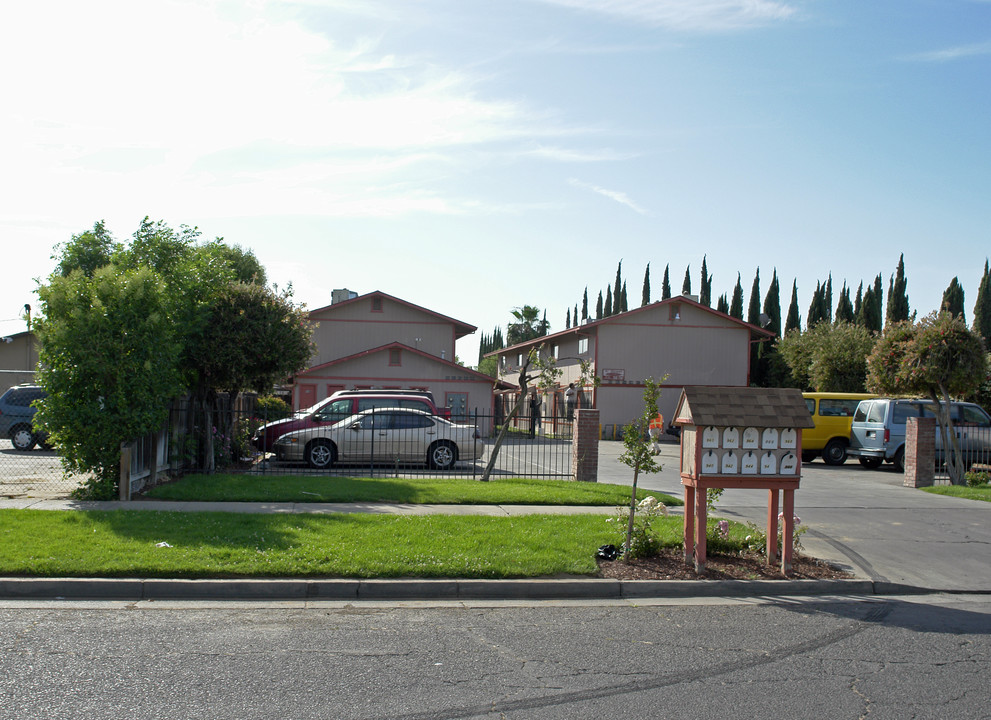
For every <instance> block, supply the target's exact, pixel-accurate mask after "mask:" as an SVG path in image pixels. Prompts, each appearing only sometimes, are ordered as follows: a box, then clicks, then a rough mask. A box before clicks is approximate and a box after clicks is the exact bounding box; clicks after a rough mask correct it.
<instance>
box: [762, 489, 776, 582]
mask: <svg viewBox="0 0 991 720" xmlns="http://www.w3.org/2000/svg"><path fill="white" fill-rule="evenodd" d="M765 551H766V554H767V564H768V565H773V564H774V562H775V560H776V559H777V557H778V491H777V490H776V489H774V490H768V491H767V545H766V548H765Z"/></svg>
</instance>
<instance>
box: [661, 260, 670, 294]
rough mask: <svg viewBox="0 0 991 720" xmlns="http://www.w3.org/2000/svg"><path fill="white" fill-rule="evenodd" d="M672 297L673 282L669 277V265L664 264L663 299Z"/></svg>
mask: <svg viewBox="0 0 991 720" xmlns="http://www.w3.org/2000/svg"><path fill="white" fill-rule="evenodd" d="M670 297H671V282H670V280H669V279H668V266H667V265H665V266H664V280H662V281H661V300H668V299H669V298H670Z"/></svg>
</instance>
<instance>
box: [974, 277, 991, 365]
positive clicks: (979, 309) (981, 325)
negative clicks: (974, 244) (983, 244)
mask: <svg viewBox="0 0 991 720" xmlns="http://www.w3.org/2000/svg"><path fill="white" fill-rule="evenodd" d="M974 332H976V333H977V334H978V335H980V336H981V337H982V338H984V345H985V347H988V348H991V273H989V272H988V261H987V259H985V260H984V275H982V276H981V283H980V285H978V286H977V302H975V303H974Z"/></svg>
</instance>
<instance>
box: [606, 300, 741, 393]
mask: <svg viewBox="0 0 991 720" xmlns="http://www.w3.org/2000/svg"><path fill="white" fill-rule="evenodd" d="M676 305H677V306H680V307H679V313H678V314H679V315H680V319H679V320H672V319H670V317H669V316H670V313H669V308H670V309H671V310H673V309H674V308H675V306H676ZM599 338H600V343H599V352H598V356H597V358H596V372H597V373H598V374H599V376H600V377H602V378H603V380H604V381H608V378H609V376H610V372H609V371H618V372H617V374H616V376H615V377H616V378H617V379H622V380H624V381H625V382H636V383H639V382H642V381H643V379H644V378H646V377H654V378H656V379H658V380H659V379H660V378H661V377H663V376H664V375H665V374H666V375H668V379H667V382H668V383H669V384H672V385H679V386H681V385H746V384H747V371H748V363H749V358H750V330H748V329H747V328H746V327H742V326H740V325H738V324H736V323H734V322H732V321H730V320H725V319H723V318H722V317H720V316H717V315H714V314H712V313H709V312H706V311H704V310H700V309H699V308H696V307H694V306H689V305H687V304H686V303H677V304H675V305H671V306H667V307H664V306H662V307H659V308H657V309H655V310H653V311H650V312H643V313H638V314H636V315H633V316H631V317H630V320H629V321H628V322H623V321H617V322H611V323H608V324H604V325H602V326H600V328H599Z"/></svg>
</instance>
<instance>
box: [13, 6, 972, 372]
mask: <svg viewBox="0 0 991 720" xmlns="http://www.w3.org/2000/svg"><path fill="white" fill-rule="evenodd" d="M0 35H2V37H0V61H2V62H0V67H4V68H5V70H4V71H3V75H2V76H0V77H2V84H3V85H2V87H3V98H4V102H3V103H2V105H0V161H2V167H3V175H2V177H3V192H2V193H0V237H2V238H3V247H4V258H5V261H6V263H5V264H6V268H7V272H6V273H5V274H4V275H5V280H4V282H3V283H0V321H5V320H9V319H12V318H16V317H17V315H18V313H19V311H20V309H21V307H22V306H23V305H24V304H25V303H31V304H32V305H36V304H37V298H36V297H35V296H34V295H33V290H34V288H35V282H34V279H35V278H43V277H44V276H45V275H47V274H48V273H49V272H50V270H51V268H52V265H53V263H52V261H51V259H50V256H51V254H52V248H53V246H54V245H56V244H57V243H60V242H64V241H66V240H68V239H69V238H70V237H71V235H72V234H73V233H78V232H81V231H83V230H85V229H87V228H89V227H91V226H92V225H93V223H94V222H95V221H96V220H100V219H104V220H106V222H107V224H108V226H109V227H110V228H111V230H112V231H113V232H114V234H115V235H116V236H117V237H118V238H120V239H124V238H126V237H127V236H128V235H130V234H131V233H132V232H133V231H134V230H135V229H136V228H137V227H138V224H139V222H140V220H141V218H142V217H144V216H145V215H148V216H151V217H152V218H153V219H161V220H164V221H166V222H168V223H169V224H171V225H173V226H178V225H180V224H186V225H195V226H198V227H199V228H200V230H201V231H202V232H203V234H204V236H206V237H215V236H223V237H224V238H225V239H226V240H227V241H228V242H231V243H236V244H239V245H242V246H244V247H248V248H251V249H252V250H254V251H255V253H256V254H257V256H258V257H259V259H260V260H261V261H262V263H263V264H264V265H265V266H266V267H267V268H268V270H269V274H270V279H271V280H272V281H274V282H276V283H278V285H279V286H280V287H284V286H285V285H287V284H288V283H290V282H291V283H292V285H293V287H294V289H295V297H296V299H297V300H298V301H301V302H304V303H306V304H307V305H308V306H309V307H311V308H315V307H320V306H322V305H325V304H328V303H329V302H330V291H331V290H332V289H334V288H341V287H347V288H349V289H351V290H354V291H357V292H359V293H365V292H370V291H372V290H382V291H384V292H387V293H390V294H393V295H397V296H399V297H401V298H403V299H405V300H408V301H410V302H413V303H416V304H420V305H423V306H425V307H428V308H430V309H432V310H435V311H437V312H440V313H443V314H446V315H450V316H453V317H455V318H457V319H459V320H462V321H464V322H468V323H471V324H473V325H476V326H478V327H479V332H486V333H488V332H491V331H492V328H493V327H495V326H496V325H505V323H506V322H507V321H508V320H509V319H510V311H511V310H512V308H514V307H516V306H519V305H523V304H530V305H536V306H538V307H540V308H546V310H547V318H548V320H549V321H550V323H551V326H552V330H561V329H564V324H565V312H566V310H567V309H568V308H573V307H574V306H575V304H579V303H580V302H581V298H582V293H583V291H584V290H585V288H586V286H587V287H588V291H589V296H590V303H591V304H594V302H595V298H596V296H597V294H598V292H599V291H600V290H602V291H605V288H606V286H607V285H608V284H611V283H612V282H613V280H614V277H615V273H616V265H617V263H618V262H619V261H620V260H621V259H622V261H623V275H624V278H625V279H626V280H627V284H628V295H629V298H630V302H631V304H639V301H640V295H641V287H642V282H643V276H644V270H645V267H646V265H647V263H650V267H651V287H652V290H653V297H652V299H659V297H660V292H661V277H662V274H663V271H664V267H665V265H669V266H670V273H671V282H672V285H673V287H674V291H675V292H679V291H680V289H681V285H682V280H683V278H684V274H685V269H686V267H689V268H690V271H691V278H692V284H693V290H694V291H696V292H697V290H698V287H699V272H700V266H701V263H702V258H703V256H705V257H706V262H707V265H708V269H709V272H710V273H711V274H712V276H713V284H712V289H713V295H714V297H715V296H718V295H720V294H722V293H724V292H725V293H731V292H732V289H733V286H734V284H735V283H736V277H737V272H740V273H741V277H742V284H743V287H744V292H745V299H748V297H749V292H750V287H751V284H752V281H753V277H754V273H755V270H756V269H757V268H758V267H759V268H760V272H761V280H762V282H761V293H762V295H763V293H764V292H765V291H766V289H767V285H768V282H769V281H770V279H771V274H772V271H774V270H776V271H777V273H778V277H779V281H780V284H781V294H782V297H781V302H782V306H783V308H784V309H787V304H788V301H789V299H790V294H791V286H792V282H793V280H797V283H798V290H799V306H800V309H801V313H802V316H803V319H804V317H805V315H806V313H807V310H808V306H809V303H810V301H811V294H812V292H813V291H814V289H815V286H816V283H817V282H818V281H820V280H822V281H824V280H825V279H826V277H827V276H828V275H830V273H831V274H832V279H833V286H834V297H835V296H836V295H837V294H838V292H839V289H840V287H841V286H842V284H843V282H844V281H845V282H847V283H849V284H851V285H852V286H853V288H854V291H855V290H856V287H857V285H858V284H859V283H860V282H861V281H864V282H865V284H866V283H868V282H871V281H872V280H873V278H874V277H875V276H876V275H877V274H878V273H881V274H882V275H883V276H884V280H885V289H887V282H888V278H889V276H890V275H891V274H892V273H893V272H894V269H895V266H896V264H897V262H898V256H899V254H900V253H904V254H905V265H906V273H907V277H908V293H909V300H910V303H911V306H912V308H913V309H914V310H917V311H918V312H919V314H920V315H922V314H925V313H927V312H929V311H930V310H933V309H935V308H936V307H937V306H938V304H939V302H940V298H941V295H942V292H943V290H944V289H945V288H946V287H947V285H949V283H950V280H951V279H952V278H953V277H954V276H957V277H958V278H959V280H960V282H961V284H962V285H963V287H964V290H965V292H966V308H967V319H968V322H969V321H970V320H971V319H972V318H971V315H972V308H973V303H974V300H975V298H976V291H977V284H978V281H979V279H980V277H981V274H982V272H983V267H984V261H985V258H986V257H987V256H988V255H989V254H991V250H989V242H988V240H989V229H991V222H989V220H991V202H989V198H991V83H989V80H988V78H991V2H988V1H987V0H872V1H871V2H863V0H835V1H830V0H678V1H675V0H600V1H598V2H595V1H593V0H504V1H493V0H484V1H482V0H459V1H458V2H450V1H445V2H441V1H440V0H422V1H417V0H402V1H391V0H389V1H387V0H341V1H333V0H327V1H320V0H305V1H304V2H277V1H275V0H253V1H252V2H241V1H238V2H234V1H230V2H228V1H226V0H217V1H213V2H182V1H179V0H175V1H158V0H150V1H149V2H141V3H135V2H133V0H90V1H89V2H86V3H79V2H76V1H74V0H73V1H67V2H61V1H59V0H56V1H53V2H36V3H19V4H17V5H12V4H10V3H8V4H6V5H5V6H4V8H3V9H2V10H0ZM0 327H4V328H5V329H6V331H8V332H9V331H10V329H9V326H7V324H5V323H2V322H0ZM477 342H478V334H476V335H475V336H474V337H470V338H466V339H465V340H463V341H461V342H460V343H459V345H458V354H459V355H460V357H461V358H462V359H464V360H467V361H468V362H469V363H474V361H475V359H476V356H477Z"/></svg>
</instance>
